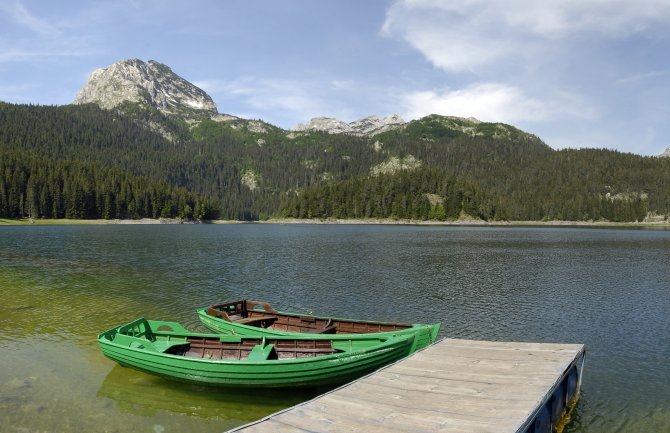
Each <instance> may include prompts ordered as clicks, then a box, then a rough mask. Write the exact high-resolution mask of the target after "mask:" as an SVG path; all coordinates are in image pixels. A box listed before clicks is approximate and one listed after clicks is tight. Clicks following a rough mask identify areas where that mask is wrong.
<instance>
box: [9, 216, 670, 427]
mask: <svg viewBox="0 0 670 433" xmlns="http://www.w3.org/2000/svg"><path fill="white" fill-rule="evenodd" d="M244 297H249V298H253V299H261V300H267V301H269V302H271V303H272V304H273V306H275V307H276V308H279V309H285V310H293V311H300V312H308V311H313V312H314V313H323V314H326V315H333V316H346V317H360V318H370V319H378V320H392V321H407V322H436V321H440V322H442V332H441V335H442V336H445V337H455V338H468V339H492V340H518V341H538V342H565V343H585V344H586V346H587V358H586V366H585V370H584V382H583V386H582V397H581V400H580V402H579V404H578V405H577V407H576V409H575V411H574V412H573V416H572V420H571V422H570V424H569V425H568V427H567V430H566V431H568V432H589V433H600V432H608V433H611V432H626V433H630V432H645V433H646V432H670V231H665V230H615V229H593V228H483V227H478V228H470V227H412V226H366V225H360V226H359V225H350V226H338V225H318V226H317V225H288V226H282V225H262V224H240V225H190V226H174V225H169V226H160V225H158V226H126V225H114V226H20V227H11V226H7V227H0V298H1V299H0V431H2V432H74V433H76V432H127V431H135V432H148V433H170V432H185V431H188V432H221V431H224V430H226V429H228V428H232V427H234V426H237V425H240V424H243V423H246V422H249V421H252V420H255V419H258V418H261V417H263V416H265V415H267V414H269V413H272V412H274V411H277V410H279V409H281V408H284V407H287V406H290V405H293V404H295V403H297V402H300V401H303V400H306V399H309V398H311V397H313V396H314V393H315V391H304V392H293V393H291V394H290V396H289V397H287V396H285V395H282V394H280V393H273V392H253V393H249V392H247V393H244V392H231V391H220V390H216V389H211V388H201V387H197V386H189V385H184V384H181V383H176V382H171V381H168V380H164V379H160V378H155V377H153V376H149V375H145V374H143V373H140V372H137V371H134V370H132V369H128V368H121V367H118V366H116V365H115V364H114V363H113V362H112V361H109V360H108V359H106V358H104V357H103V356H102V355H101V353H100V351H99V349H98V346H97V342H96V335H97V334H98V333H99V332H100V331H102V330H104V329H107V328H110V327H112V326H114V325H118V324H121V323H125V322H128V321H130V320H133V319H135V318H137V317H139V316H142V315H143V316H145V317H147V318H153V319H164V320H176V321H179V322H182V323H183V324H184V325H186V326H187V327H188V328H190V329H193V330H202V328H200V325H199V324H198V320H197V317H196V315H195V309H196V307H200V306H205V305H208V304H213V303H216V302H221V301H224V300H234V299H239V298H244Z"/></svg>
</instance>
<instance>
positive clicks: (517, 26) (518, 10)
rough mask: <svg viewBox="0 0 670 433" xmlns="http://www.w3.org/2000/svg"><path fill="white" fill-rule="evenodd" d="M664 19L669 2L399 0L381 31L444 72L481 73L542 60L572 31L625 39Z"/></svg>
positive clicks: (616, 0)
mask: <svg viewBox="0 0 670 433" xmlns="http://www.w3.org/2000/svg"><path fill="white" fill-rule="evenodd" d="M668 18H670V2H668V1H667V0H638V1H635V2H631V1H629V0H544V1H536V0H508V1H499V0H398V1H396V2H395V3H394V4H393V5H392V6H391V7H390V8H389V9H388V11H387V14H386V20H385V23H384V25H383V28H382V33H383V34H385V35H387V36H391V37H398V38H401V39H403V40H405V41H407V42H408V43H409V44H410V45H411V46H412V47H414V48H416V49H417V50H418V51H420V52H421V53H422V54H423V55H424V56H425V57H426V59H427V60H429V61H430V62H431V63H432V64H433V65H434V66H436V67H438V68H441V69H444V70H445V71H450V72H463V71H474V72H477V73H479V72H480V68H481V67H483V66H486V65H490V64H492V63H495V62H497V61H499V60H501V59H503V58H506V57H508V56H512V57H518V56H524V55H525V56H526V58H532V57H535V56H540V55H542V56H546V55H547V54H549V53H547V52H546V51H542V50H543V49H546V44H547V43H548V42H550V41H557V40H561V39H568V38H571V37H573V36H575V34H576V33H588V34H594V35H595V36H596V37H606V38H611V37H623V36H626V35H629V34H631V33H635V32H639V31H643V30H645V29H647V28H649V27H650V26H654V25H659V26H662V27H663V26H665V23H666V22H667V20H668Z"/></svg>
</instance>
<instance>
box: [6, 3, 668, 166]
mask: <svg viewBox="0 0 670 433" xmlns="http://www.w3.org/2000/svg"><path fill="white" fill-rule="evenodd" d="M668 53H670V2H669V1H668V0H636V1H630V0H561V1H559V0H543V1H536V0H506V1H499V0H441V1H438V0H404V1H401V0H398V1H382V0H370V1H360V0H320V1H311V0H310V1H308V0H287V1H271V0H267V1H254V0H240V1H198V0H194V1H189V2H184V1H169V0H163V1H140V0H114V1H94V2H91V1H66V2H53V1H29V0H0V100H2V101H6V102H13V103H33V104H56V105H61V104H68V103H70V102H71V101H72V100H73V99H74V96H75V94H76V93H77V91H78V90H79V88H80V87H81V86H82V85H83V84H84V83H85V82H86V80H87V78H88V75H89V74H90V73H91V72H92V71H93V70H94V69H96V68H99V67H105V66H108V65H110V64H112V63H114V62H116V61H118V60H121V59H126V58H139V59H142V60H145V61H146V60H150V59H152V60H157V61H159V62H162V63H165V64H167V65H168V66H170V67H171V68H172V69H173V70H174V71H175V72H176V73H177V74H179V75H181V76H182V77H184V78H185V79H187V80H189V81H191V82H193V83H195V84H196V85H198V86H199V87H201V88H203V89H204V90H205V91H207V92H208V93H209V94H210V95H211V96H212V98H213V99H214V101H215V102H216V104H217V106H218V109H219V112H221V113H228V114H234V115H238V116H241V117H245V118H254V119H256V118H259V119H263V120H265V121H268V122H270V123H273V124H275V125H278V126H280V127H283V128H291V127H293V126H295V125H296V124H298V123H303V122H306V121H308V120H309V119H310V118H311V117H316V116H329V117H337V118H339V119H341V120H345V121H352V120H356V119H359V118H362V117H365V116H368V115H371V114H376V115H380V116H383V115H390V114H394V113H397V114H400V115H401V116H403V117H404V118H405V119H406V120H410V119H415V118H418V117H421V116H424V115H427V114H431V113H438V114H443V115H456V116H463V117H470V116H473V117H476V118H478V119H480V120H484V121H491V122H496V121H499V122H505V123H510V124H513V125H515V126H518V127H520V128H521V129H524V130H526V131H529V132H532V133H534V134H536V135H538V136H539V137H540V138H542V139H543V140H544V141H545V142H546V143H547V144H549V145H550V146H552V147H554V148H557V149H558V148H565V147H572V148H578V147H596V148H610V149H618V150H621V151H624V152H633V153H637V154H642V155H658V154H660V153H661V152H662V151H663V150H664V149H666V148H668V147H670V102H669V101H670V55H668Z"/></svg>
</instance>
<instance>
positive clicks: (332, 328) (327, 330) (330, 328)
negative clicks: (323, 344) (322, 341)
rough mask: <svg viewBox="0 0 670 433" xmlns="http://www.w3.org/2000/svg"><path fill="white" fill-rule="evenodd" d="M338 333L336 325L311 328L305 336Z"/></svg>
mask: <svg viewBox="0 0 670 433" xmlns="http://www.w3.org/2000/svg"><path fill="white" fill-rule="evenodd" d="M336 331H337V326H336V325H330V326H326V327H325V328H310V329H307V330H306V331H305V334H335V333H336Z"/></svg>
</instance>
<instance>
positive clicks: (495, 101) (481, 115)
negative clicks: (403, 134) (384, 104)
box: [402, 83, 597, 123]
mask: <svg viewBox="0 0 670 433" xmlns="http://www.w3.org/2000/svg"><path fill="white" fill-rule="evenodd" d="M402 102H403V104H404V105H405V107H407V108H406V109H407V112H406V113H405V117H406V118H409V119H411V118H418V117H422V116H426V115H428V114H442V115H451V116H460V117H476V118H477V119H479V120H482V121H488V122H505V123H517V122H541V121H546V120H549V119H551V118H555V117H577V118H582V119H589V118H594V117H596V116H597V111H596V110H595V109H594V108H592V107H589V105H588V104H586V103H585V102H584V101H583V100H581V98H580V97H578V96H575V95H570V94H568V93H562V94H556V95H554V97H553V98H552V99H546V100H539V99H535V98H532V97H529V96H527V95H525V94H524V92H523V91H522V90H521V89H519V88H517V87H513V86H508V85H504V84H499V83H477V84H473V85H471V86H469V87H466V88H464V89H455V90H452V89H446V90H429V91H419V92H413V93H408V94H406V95H405V96H404V98H403V101H402Z"/></svg>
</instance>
